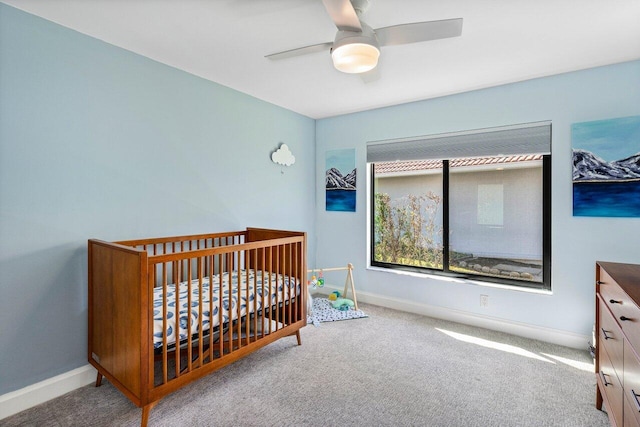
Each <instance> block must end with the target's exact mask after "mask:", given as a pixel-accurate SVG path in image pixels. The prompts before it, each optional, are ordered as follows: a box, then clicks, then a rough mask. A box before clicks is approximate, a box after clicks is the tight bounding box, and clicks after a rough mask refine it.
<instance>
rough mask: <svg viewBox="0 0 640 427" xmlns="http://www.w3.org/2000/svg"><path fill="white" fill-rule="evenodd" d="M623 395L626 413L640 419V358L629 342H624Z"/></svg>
mask: <svg viewBox="0 0 640 427" xmlns="http://www.w3.org/2000/svg"><path fill="white" fill-rule="evenodd" d="M623 385H624V395H625V400H628V402H625V408H627V412H626V413H625V417H626V416H627V414H629V415H631V414H633V416H634V418H637V419H638V420H639V421H640V360H638V355H637V354H636V352H635V351H634V350H633V348H631V346H630V345H629V342H628V341H626V340H625V343H624V382H623Z"/></svg>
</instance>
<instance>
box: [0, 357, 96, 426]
mask: <svg viewBox="0 0 640 427" xmlns="http://www.w3.org/2000/svg"><path fill="white" fill-rule="evenodd" d="M97 373H98V371H96V370H95V368H94V367H93V366H91V365H85V366H81V367H80V368H76V369H73V370H71V371H69V372H65V373H64V374H60V375H56V376H55V377H52V378H49V379H46V380H44V381H40V382H39V383H36V384H32V385H30V386H27V387H25V388H22V389H20V390H16V391H12V392H10V393H6V394H3V395H2V396H0V420H1V419H3V418H7V417H9V416H11V415H14V414H17V413H18V412H22V411H24V410H25V409H29V408H32V407H34V406H36V405H39V404H41V403H44V402H46V401H48V400H51V399H54V398H56V397H58V396H62V395H63V394H65V393H68V392H70V391H73V390H75V389H77V388H80V387H84V386H85V385H87V384H91V383H93V382H95V380H96V375H97Z"/></svg>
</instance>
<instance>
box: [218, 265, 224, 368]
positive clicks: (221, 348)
mask: <svg viewBox="0 0 640 427" xmlns="http://www.w3.org/2000/svg"><path fill="white" fill-rule="evenodd" d="M223 274H224V258H223V256H222V254H220V255H218V277H219V280H218V297H219V298H218V341H219V350H218V352H219V355H220V357H222V356H223V354H224V323H223V316H222V308H223V305H222V296H223V295H224V283H223V281H222V278H223V277H224V276H223Z"/></svg>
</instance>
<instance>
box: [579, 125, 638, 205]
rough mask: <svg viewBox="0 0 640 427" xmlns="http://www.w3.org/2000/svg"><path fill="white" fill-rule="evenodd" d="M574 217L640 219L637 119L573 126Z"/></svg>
mask: <svg viewBox="0 0 640 427" xmlns="http://www.w3.org/2000/svg"><path fill="white" fill-rule="evenodd" d="M571 144H572V150H573V216H602V217H640V116H634V117H623V118H617V119H610V120H598V121H593V122H584V123H574V124H573V125H572V126H571Z"/></svg>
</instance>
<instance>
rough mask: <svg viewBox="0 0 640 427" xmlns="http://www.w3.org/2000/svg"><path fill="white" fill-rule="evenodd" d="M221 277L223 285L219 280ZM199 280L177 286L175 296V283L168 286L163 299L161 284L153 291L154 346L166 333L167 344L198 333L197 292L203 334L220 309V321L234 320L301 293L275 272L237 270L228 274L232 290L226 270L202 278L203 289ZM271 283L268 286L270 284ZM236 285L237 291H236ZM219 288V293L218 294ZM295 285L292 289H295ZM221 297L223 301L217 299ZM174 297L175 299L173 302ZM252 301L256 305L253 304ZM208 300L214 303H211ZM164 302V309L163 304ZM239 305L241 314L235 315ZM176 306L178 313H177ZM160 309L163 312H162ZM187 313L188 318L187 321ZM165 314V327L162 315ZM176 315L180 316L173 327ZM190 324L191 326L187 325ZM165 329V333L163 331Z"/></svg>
mask: <svg viewBox="0 0 640 427" xmlns="http://www.w3.org/2000/svg"><path fill="white" fill-rule="evenodd" d="M221 280H222V286H220V281H221ZM198 284H199V280H198V279H195V280H193V281H191V289H189V283H188V281H186V282H182V283H180V284H179V285H178V287H177V288H178V292H177V293H178V294H179V297H178V298H176V286H175V285H173V284H172V285H168V286H167V292H166V302H165V296H164V292H163V288H162V287H158V288H154V291H153V307H154V309H153V346H154V348H159V347H161V346H162V345H163V339H164V338H163V337H164V335H166V337H167V341H166V342H167V344H173V343H175V342H176V332H177V336H178V340H179V341H181V340H184V339H186V338H187V336H188V333H189V329H190V333H191V334H192V335H193V334H197V333H198V330H199V327H200V320H199V319H198V317H199V311H200V310H199V307H200V295H202V331H203V333H204V332H206V331H208V330H209V329H211V328H216V327H217V326H219V324H220V313H219V310H222V323H223V325H224V324H227V323H228V322H229V321H230V320H231V321H234V320H237V319H238V317H240V318H242V317H244V316H246V315H247V314H251V313H254V312H260V310H262V308H263V307H265V306H266V307H270V306H273V305H274V304H282V303H283V302H286V301H287V300H288V299H292V298H295V297H296V296H297V295H298V294H299V293H300V286H299V285H298V286H295V285H296V284H295V280H291V281H290V280H289V277H288V276H284V275H276V274H275V273H269V272H266V273H265V274H264V278H263V271H261V270H258V271H257V273H256V272H255V271H254V270H240V271H234V272H232V273H231V289H230V286H229V273H224V274H223V275H222V278H221V276H220V275H214V276H213V281H212V282H211V283H210V280H209V277H206V278H203V283H202V292H200V287H199V285H198ZM270 285H271V286H270ZM238 287H239V288H240V290H239V291H238ZM220 288H222V296H221V295H220V292H221V289H220ZM294 288H295V291H294ZM189 294H191V309H189ZM221 298H222V302H220V299H221ZM176 300H177V301H176ZM254 301H255V304H254ZM210 302H213V306H211V304H210ZM164 304H166V310H163V305H164ZM238 304H240V313H239V316H238ZM176 307H177V309H178V316H176ZM163 312H164V313H165V315H163ZM189 316H190V317H191V321H190V323H189V320H188V319H189ZM165 317H166V329H165V323H164V318H165ZM176 318H178V319H179V321H178V327H176ZM189 325H190V328H189ZM163 331H164V332H163Z"/></svg>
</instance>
